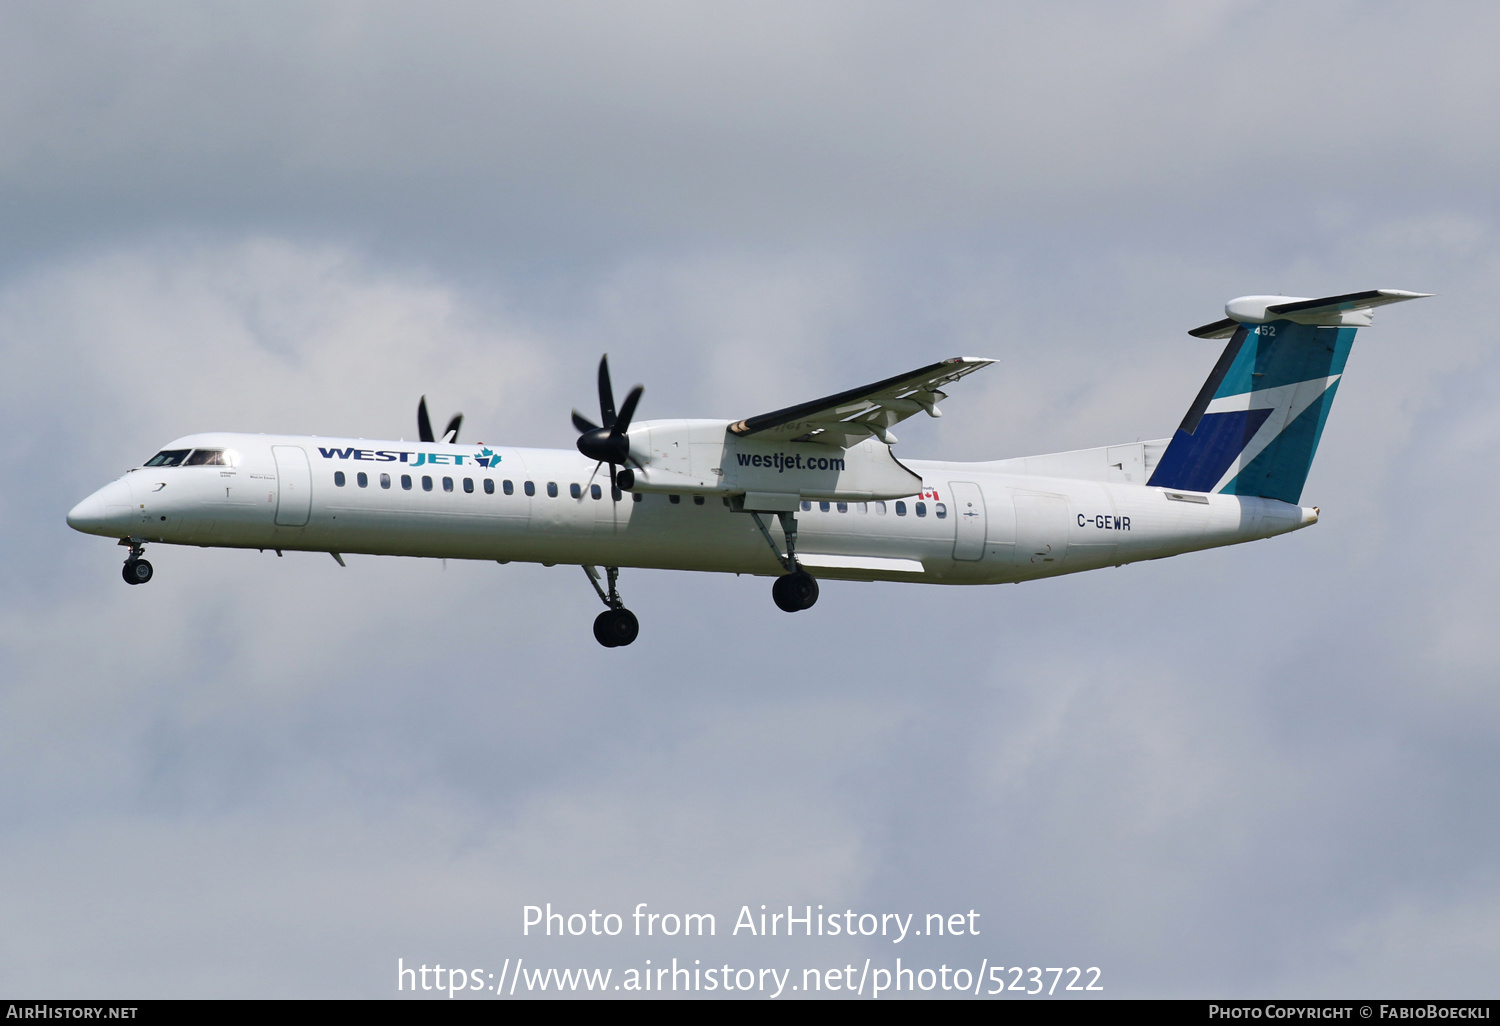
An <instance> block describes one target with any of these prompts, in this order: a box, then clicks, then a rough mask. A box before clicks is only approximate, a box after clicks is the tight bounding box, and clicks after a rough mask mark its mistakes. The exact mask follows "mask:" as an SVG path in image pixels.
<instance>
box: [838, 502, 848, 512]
mask: <svg viewBox="0 0 1500 1026" xmlns="http://www.w3.org/2000/svg"><path fill="white" fill-rule="evenodd" d="M838 510H839V512H840V513H847V512H849V504H848V503H847V502H841V503H839V504H838Z"/></svg>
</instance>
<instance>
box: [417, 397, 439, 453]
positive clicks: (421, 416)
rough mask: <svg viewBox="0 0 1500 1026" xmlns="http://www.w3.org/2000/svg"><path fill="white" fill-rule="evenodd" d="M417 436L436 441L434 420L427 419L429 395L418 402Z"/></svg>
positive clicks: (423, 439) (425, 440)
mask: <svg viewBox="0 0 1500 1026" xmlns="http://www.w3.org/2000/svg"><path fill="white" fill-rule="evenodd" d="M417 437H418V438H420V439H421V440H422V441H424V442H432V441H436V439H434V438H433V437H432V421H430V420H428V419H427V397H426V396H425V395H424V396H423V397H422V398H421V399H420V400H419V401H418V402H417Z"/></svg>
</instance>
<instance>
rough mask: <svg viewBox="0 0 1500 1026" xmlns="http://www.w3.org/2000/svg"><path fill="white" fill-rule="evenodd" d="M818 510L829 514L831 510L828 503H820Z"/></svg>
mask: <svg viewBox="0 0 1500 1026" xmlns="http://www.w3.org/2000/svg"><path fill="white" fill-rule="evenodd" d="M818 509H820V510H822V511H823V512H824V513H827V512H828V509H829V506H828V503H826V502H820V503H818Z"/></svg>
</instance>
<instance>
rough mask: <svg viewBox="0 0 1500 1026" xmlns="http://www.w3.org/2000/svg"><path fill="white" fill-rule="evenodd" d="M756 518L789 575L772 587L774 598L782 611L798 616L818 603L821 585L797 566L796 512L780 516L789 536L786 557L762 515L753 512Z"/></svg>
mask: <svg viewBox="0 0 1500 1026" xmlns="http://www.w3.org/2000/svg"><path fill="white" fill-rule="evenodd" d="M750 515H751V516H752V517H754V518H755V526H756V527H758V528H760V533H761V534H763V535H764V536H765V539H766V544H767V545H769V546H771V551H772V552H774V553H776V560H777V562H779V563H780V564H781V565H782V566H783V567H785V568H786V573H785V574H782V575H781V576H780V577H778V578H776V583H775V584H773V585H771V598H772V600H774V601H775V603H776V607H777V608H778V609H783V610H785V611H786V612H788V613H796V612H799V611H801V610H803V609H811V608H812V607H813V603H814V602H817V601H818V582H817V579H816V578H814V577H813V575H812V574H810V573H808V572H807V571H806V570H804V569H802V567H800V566H798V565H797V515H796V514H795V513H777V514H776V516H777V517H779V518H780V520H781V533H782V534H784V535H785V536H786V555H785V556H783V555H782V554H781V549H779V548H777V547H776V540H775V539H774V538H772V537H771V532H770V531H768V530H766V524H765V521H763V520H762V519H761V518H760V514H759V513H751V514H750Z"/></svg>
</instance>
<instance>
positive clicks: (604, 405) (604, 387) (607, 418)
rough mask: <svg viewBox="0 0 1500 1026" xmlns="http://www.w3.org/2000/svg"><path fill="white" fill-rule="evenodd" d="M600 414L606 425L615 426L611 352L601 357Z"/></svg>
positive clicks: (608, 426)
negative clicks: (610, 364) (610, 362)
mask: <svg viewBox="0 0 1500 1026" xmlns="http://www.w3.org/2000/svg"><path fill="white" fill-rule="evenodd" d="M599 416H600V418H601V419H602V420H603V421H604V426H605V427H607V428H612V427H614V426H615V393H614V389H612V388H610V387H609V354H608V353H605V354H604V355H603V356H601V357H600V358H599Z"/></svg>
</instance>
